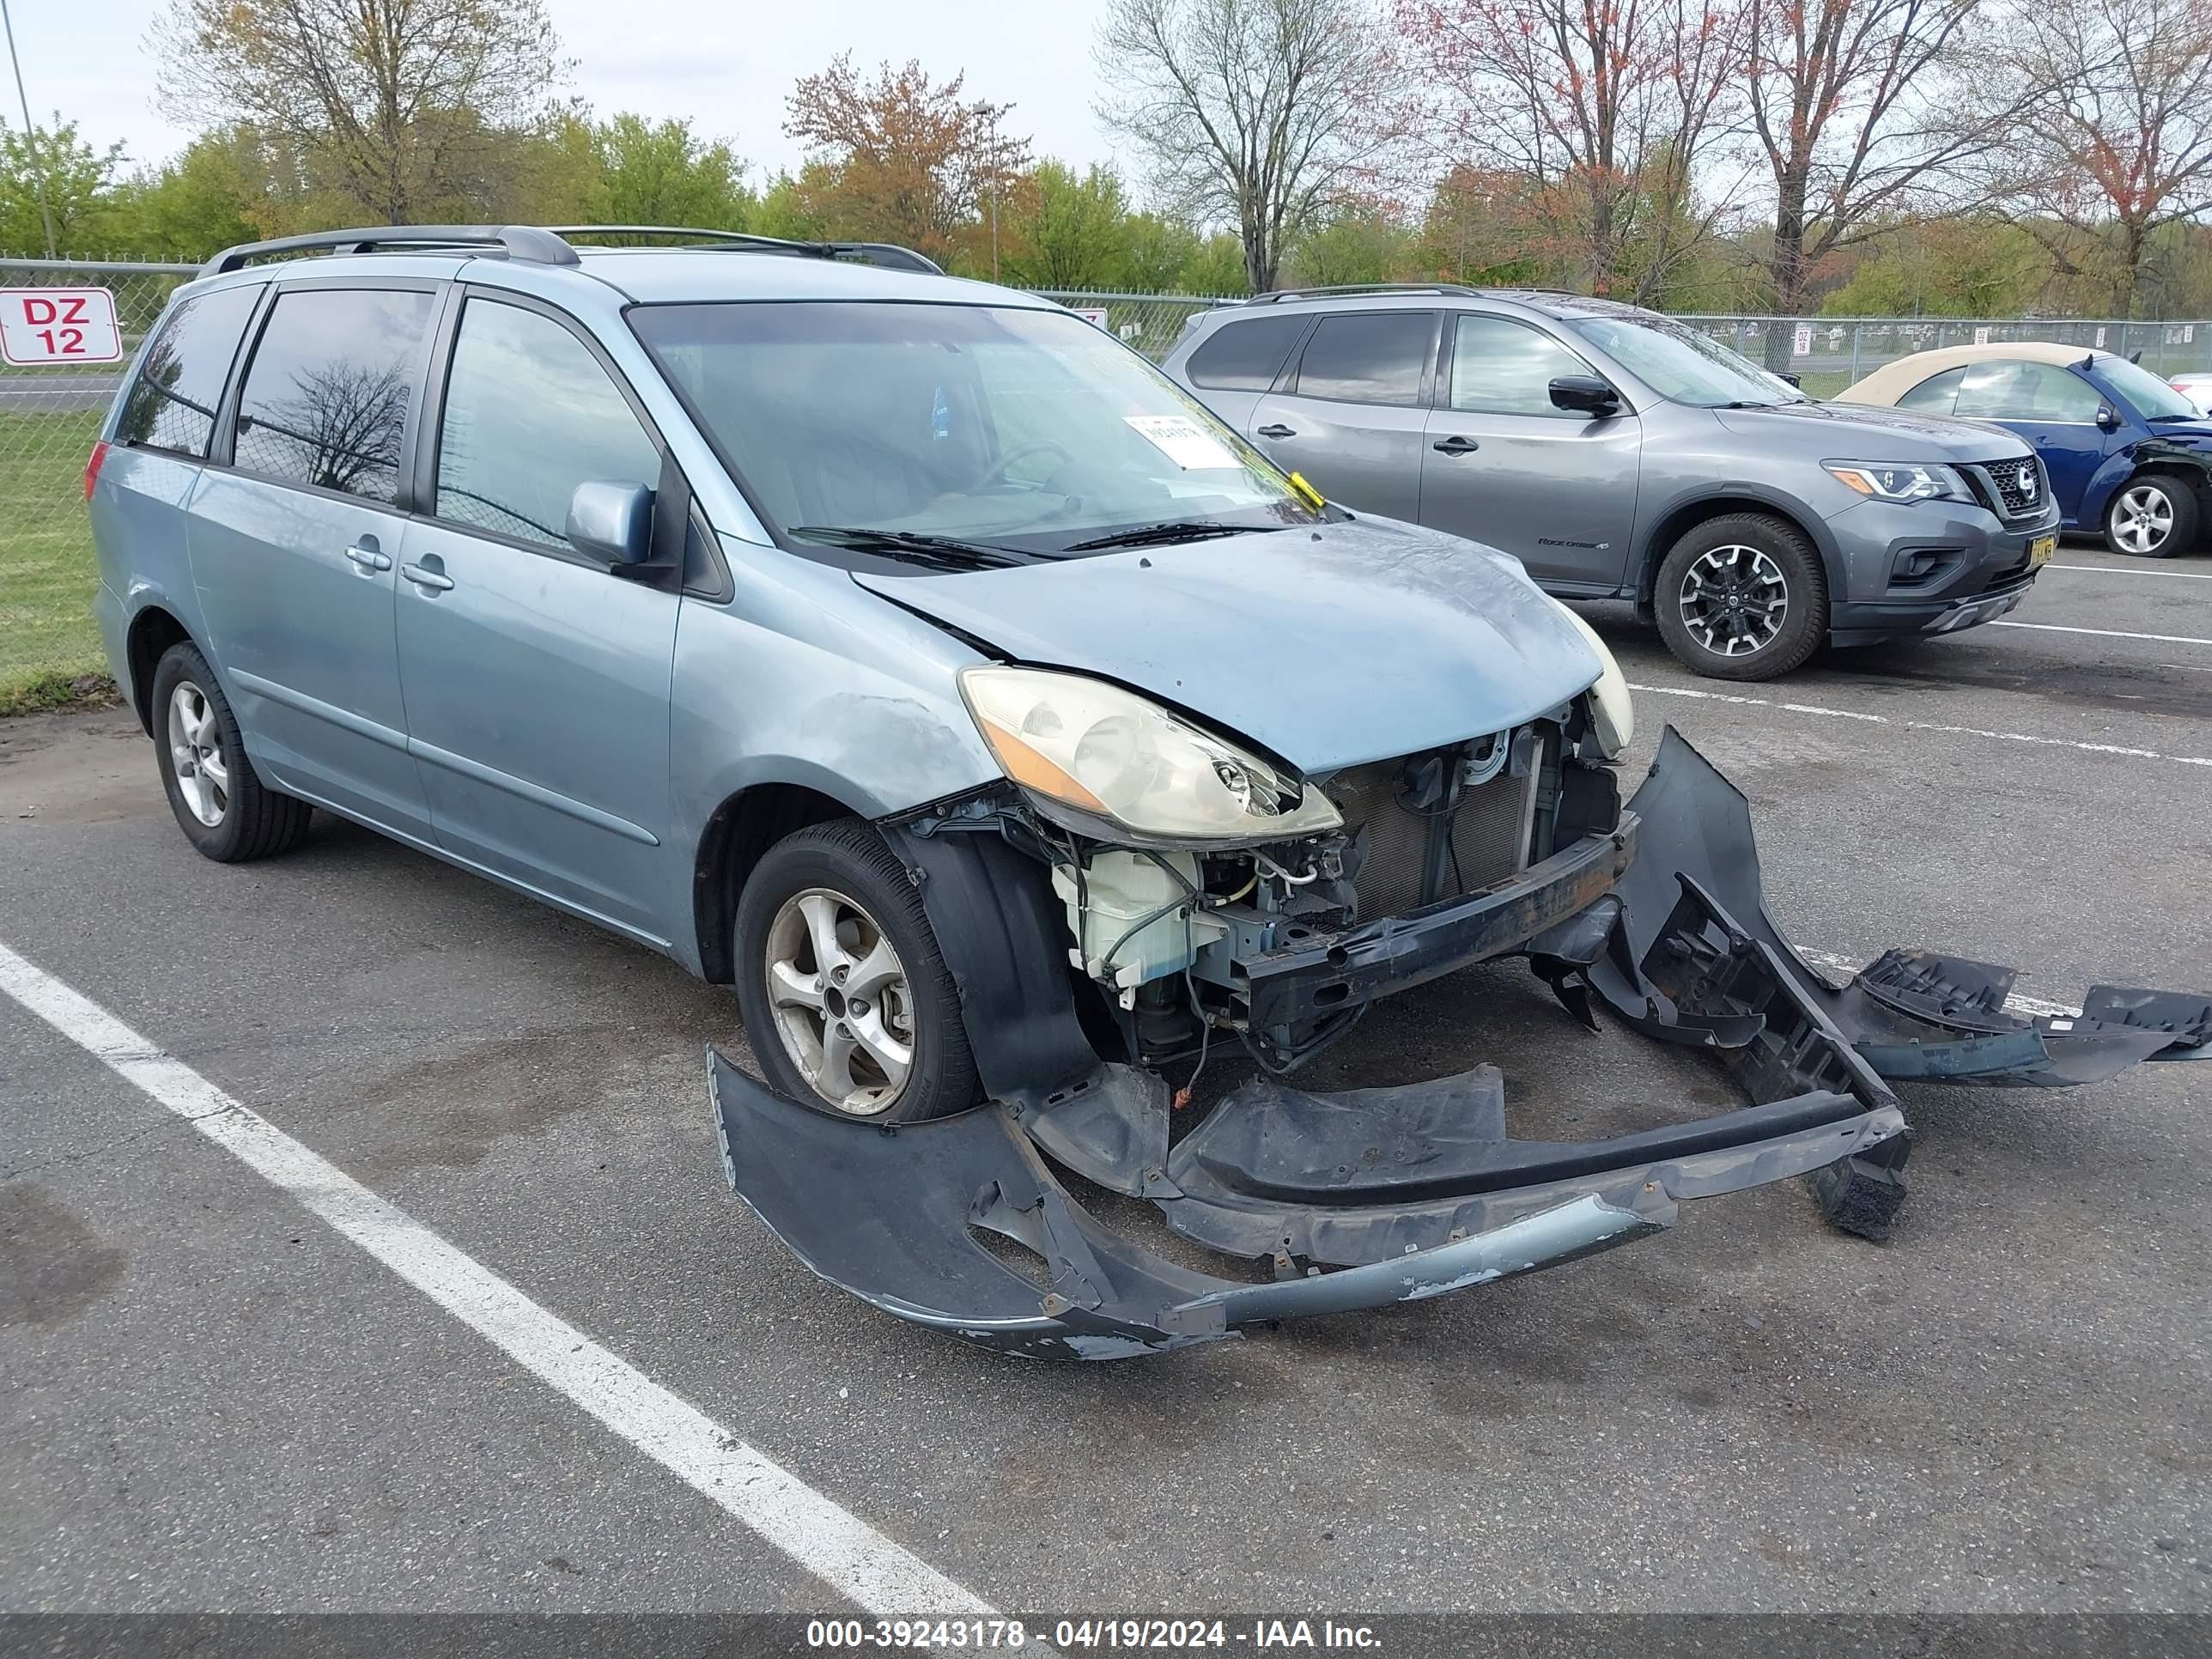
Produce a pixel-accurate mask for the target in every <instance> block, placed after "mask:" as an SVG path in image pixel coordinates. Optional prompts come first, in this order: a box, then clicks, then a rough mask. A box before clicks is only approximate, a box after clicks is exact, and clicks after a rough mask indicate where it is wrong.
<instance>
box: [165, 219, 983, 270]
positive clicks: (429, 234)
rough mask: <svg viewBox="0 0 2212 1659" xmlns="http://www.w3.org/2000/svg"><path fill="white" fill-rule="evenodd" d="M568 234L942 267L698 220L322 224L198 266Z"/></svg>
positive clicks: (537, 260)
mask: <svg viewBox="0 0 2212 1659" xmlns="http://www.w3.org/2000/svg"><path fill="white" fill-rule="evenodd" d="M571 236H594V237H596V236H631V237H650V238H653V239H656V240H663V241H666V240H675V239H678V238H684V239H690V240H705V241H708V242H711V243H714V244H716V245H718V246H725V247H727V248H729V249H730V250H731V251H732V252H756V253H788V254H797V255H799V257H800V258H813V259H842V260H846V261H848V262H854V263H859V264H872V265H881V266H884V268H885V269H887V270H918V271H922V272H924V273H927V274H928V275H932V276H941V275H943V274H944V272H943V268H942V267H941V266H939V264H937V262H936V261H935V260H933V259H931V258H928V257H927V256H926V255H924V254H920V253H916V252H915V251H914V250H913V249H912V248H906V247H900V246H896V244H893V243H890V242H795V241H788V240H785V239H784V238H782V237H780V236H754V235H750V234H747V233H746V232H744V231H738V230H715V229H711V228H707V227H704V226H698V225H372V226H366V227H363V228H359V229H355V230H324V231H314V232H311V233H309V234H307V235H303V236H278V237H276V238H273V239H272V240H269V241H265V242H241V243H240V244H239V245H238V246H236V247H228V248H225V249H224V250H223V251H222V252H220V253H218V254H216V256H215V258H212V259H210V260H209V261H208V262H207V264H204V266H202V267H201V268H200V275H201V276H218V275H220V274H222V272H224V271H227V270H243V269H244V268H245V267H246V264H248V263H249V262H250V261H252V260H254V259H265V258H282V257H283V256H284V255H287V254H292V253H312V252H319V251H322V250H325V249H326V250H328V251H330V252H333V253H373V252H377V251H378V250H380V249H382V250H386V251H390V252H399V251H404V250H409V249H414V250H420V251H425V252H428V251H431V250H438V249H446V248H466V247H481V248H487V249H489V248H497V249H500V250H501V251H502V252H503V253H504V255H505V257H506V258H510V259H522V260H526V261H528V262H530V263H532V264H543V265H573V264H577V263H578V260H577V258H576V250H575V249H574V247H572V246H569V244H568V238H569V237H571Z"/></svg>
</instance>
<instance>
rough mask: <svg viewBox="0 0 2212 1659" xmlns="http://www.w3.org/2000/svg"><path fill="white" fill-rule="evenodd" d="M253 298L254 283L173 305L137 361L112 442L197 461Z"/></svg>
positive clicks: (256, 297)
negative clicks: (157, 450)
mask: <svg viewBox="0 0 2212 1659" xmlns="http://www.w3.org/2000/svg"><path fill="white" fill-rule="evenodd" d="M260 299H261V285H260V284H259V283H250V284H246V285H244V286H241V287H238V288H222V289H216V291H215V292H214V293H212V294H196V295H193V296H192V297H191V299H189V300H180V301H178V302H177V308H176V309H175V310H174V311H173V312H171V313H169V320H168V321H167V323H165V324H164V325H162V327H161V335H160V337H158V338H156V339H155V342H154V343H153V344H152V345H151V346H149V348H147V351H146V355H145V356H144V357H143V359H141V360H140V362H139V364H138V379H137V382H136V383H135V384H133V385H132V386H131V398H130V401H129V402H127V403H125V404H124V405H123V418H122V419H121V420H120V421H118V422H117V423H116V427H115V441H116V442H118V443H119V444H133V445H136V446H137V447H140V448H142V449H166V450H169V451H171V452H172V453H175V454H179V455H189V456H191V458H192V459H195V460H205V459H207V453H208V441H209V440H210V438H212V437H213V436H214V435H215V408H216V404H218V403H220V402H221V401H222V386H223V382H224V381H225V380H228V379H229V378H230V362H231V359H232V358H233V357H234V356H237V355H238V340H239V337H240V335H242V334H244V333H245V332H246V323H247V321H248V320H249V319H252V315H253V307H254V306H255V305H256V304H258V302H259V301H260Z"/></svg>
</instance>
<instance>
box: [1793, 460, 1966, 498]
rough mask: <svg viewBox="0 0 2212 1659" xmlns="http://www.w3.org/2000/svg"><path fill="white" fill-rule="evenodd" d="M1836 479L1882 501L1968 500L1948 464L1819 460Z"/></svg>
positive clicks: (1961, 480) (1961, 483)
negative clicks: (1911, 464) (1921, 464)
mask: <svg viewBox="0 0 2212 1659" xmlns="http://www.w3.org/2000/svg"><path fill="white" fill-rule="evenodd" d="M1820 465H1822V466H1824V467H1826V468H1827V469H1828V471H1829V472H1830V473H1831V474H1832V475H1833V476H1834V477H1835V478H1836V480H1837V482H1838V483H1842V484H1844V485H1847V486H1848V487H1850V489H1856V490H1857V491H1858V492H1859V494H1860V495H1872V496H1874V497H1875V499H1877V500H1879V501H1954V500H1955V501H1972V499H1973V497H1972V495H1969V494H1968V493H1967V490H1966V482H1965V480H1963V479H1961V478H1960V477H1959V475H1958V474H1957V473H1956V472H1954V471H1952V470H1951V469H1950V468H1949V467H1948V466H1900V465H1897V464H1895V463H1893V462H1888V461H1823V462H1821V463H1820Z"/></svg>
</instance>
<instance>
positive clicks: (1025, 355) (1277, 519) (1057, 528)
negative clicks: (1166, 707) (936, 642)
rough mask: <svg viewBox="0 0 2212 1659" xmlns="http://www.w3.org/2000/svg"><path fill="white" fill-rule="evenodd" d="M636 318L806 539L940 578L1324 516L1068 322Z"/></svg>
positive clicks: (761, 310) (883, 311) (1079, 324)
mask: <svg viewBox="0 0 2212 1659" xmlns="http://www.w3.org/2000/svg"><path fill="white" fill-rule="evenodd" d="M629 316H630V322H631V325H632V326H633V327H634V328H635V331H636V332H637V336H638V337H639V339H641V341H643V342H644V343H645V346H646V349H647V350H648V351H650V352H651V353H652V354H653V358H654V360H655V361H656V362H658V363H659V365H660V368H661V372H662V373H663V374H665V375H666V376H667V377H668V380H669V381H670V383H671V385H673V386H675V387H676V388H677V389H678V391H679V392H681V393H682V394H683V395H684V398H686V400H687V401H688V402H689V403H690V406H691V409H692V410H693V412H694V414H695V415H696V417H697V419H698V420H699V422H700V423H701V425H702V427H703V428H704V429H705V431H706V434H707V435H708V439H709V440H710V441H712V442H713V443H714V445H715V446H716V447H717V448H718V449H719V450H720V452H721V455H722V459H723V461H724V462H725V464H726V465H728V466H729V467H730V468H731V470H732V473H733V474H734V475H735V476H736V477H738V478H739V479H741V480H743V481H744V484H745V487H746V489H747V490H748V491H749V492H750V495H751V497H752V499H753V501H754V502H755V504H756V505H757V507H759V508H760V509H761V510H762V511H763V513H766V514H767V516H768V517H769V520H771V521H772V522H773V523H774V524H775V526H777V527H778V528H779V529H780V530H781V532H783V534H784V536H785V537H786V538H787V539H789V540H791V541H793V542H794V543H796V544H802V545H816V546H823V545H827V546H837V547H843V548H847V549H850V550H860V551H867V552H881V553H884V554H885V555H886V556H901V555H902V554H905V555H908V556H922V557H929V558H933V559H934V560H936V561H937V562H940V563H941V562H946V561H950V560H952V559H956V558H957V556H958V555H959V549H958V547H957V545H953V544H957V543H966V544H969V545H970V550H971V551H972V550H975V549H978V548H980V549H981V550H986V551H987V550H1013V551H1016V552H1020V553H1028V554H1031V555H1035V556H1052V555H1055V554H1067V553H1071V552H1081V551H1084V550H1085V544H1093V545H1094V546H1095V545H1097V544H1101V543H1118V544H1124V545H1127V544H1137V543H1141V542H1142V541H1144V540H1146V539H1157V540H1163V541H1167V540H1173V541H1196V540H1201V539H1204V538H1206V537H1208V536H1213V535H1226V534H1231V533H1234V532H1237V531H1239V530H1262V529H1280V528H1282V527H1284V526H1288V525H1293V524H1304V523H1310V522H1316V521H1317V520H1318V519H1319V517H1320V514H1318V513H1316V512H1315V511H1314V510H1313V509H1311V508H1310V507H1308V506H1307V505H1306V504H1305V503H1304V501H1301V500H1300V499H1299V498H1298V497H1297V495H1296V494H1295V493H1293V491H1292V489H1291V486H1290V484H1289V483H1288V482H1287V480H1286V479H1285V477H1283V475H1282V474H1281V473H1280V472H1279V471H1276V470H1275V468H1274V467H1273V466H1272V465H1269V464H1268V462H1267V460H1266V459H1264V458H1263V457H1261V455H1260V454H1259V453H1258V452H1257V451H1255V450H1254V449H1253V448H1252V447H1250V446H1249V445H1248V444H1246V443H1245V442H1244V441H1243V440H1242V439H1241V438H1239V437H1237V435H1236V434H1234V433H1233V432H1231V431H1230V430H1229V429H1228V428H1225V427H1224V426H1223V425H1222V424H1221V423H1220V422H1218V421H1217V420H1216V419H1215V418H1214V417H1213V416H1212V415H1211V414H1209V413H1208V412H1207V411H1206V410H1205V409H1204V408H1203V407H1201V406H1200V404H1197V403H1196V402H1194V400H1193V399H1191V398H1189V397H1188V396H1186V395H1185V394H1184V393H1183V392H1182V391H1181V390H1180V389H1179V388H1178V387H1177V386H1176V385H1175V384H1174V383H1173V382H1172V381H1170V380H1168V379H1167V377H1166V376H1164V374H1160V373H1159V371H1158V370H1157V369H1155V368H1152V365H1151V364H1149V363H1147V362H1145V360H1144V359H1143V358H1141V357H1139V356H1137V355H1136V354H1135V353H1134V352H1133V351H1131V350H1129V349H1127V347H1125V346H1123V345H1121V343H1119V342H1118V341H1115V339H1113V338H1112V337H1109V336H1108V335H1105V334H1103V333H1101V332H1100V331H1098V330H1097V329H1096V328H1094V327H1093V326H1091V325H1090V324H1089V323H1086V322H1085V321H1083V320H1082V319H1079V318H1077V317H1072V316H1069V315H1067V314H1066V313H1061V312H1052V311H1036V310H1028V309H1024V308H1020V307H983V306H948V305H916V304H908V303H903V302H901V303H869V304H860V303H853V302H840V301H829V302H823V301H776V302H768V303H759V302H747V303H716V304H708V305H679V306H644V307H637V308H636V309H635V310H633V311H632V312H631V313H629ZM1101 550H1103V548H1102V549H1101ZM997 562H1000V563H1003V562H1005V560H1004V559H1003V558H1002V559H1000V560H999V561H997Z"/></svg>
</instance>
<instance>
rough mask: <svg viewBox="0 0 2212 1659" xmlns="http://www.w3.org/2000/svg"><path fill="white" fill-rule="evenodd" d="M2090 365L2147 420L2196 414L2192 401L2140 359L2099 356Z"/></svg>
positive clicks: (2189, 417) (2186, 418)
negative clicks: (2136, 361) (2130, 359)
mask: <svg viewBox="0 0 2212 1659" xmlns="http://www.w3.org/2000/svg"><path fill="white" fill-rule="evenodd" d="M2090 367H2091V368H2094V369H2095V370H2096V371H2097V373H2098V374H2101V375H2103V376H2104V377H2105V379H2106V381H2107V382H2108V383H2109V384H2110V385H2111V386H2112V390H2113V391H2115V392H2118V393H2119V394H2120V396H2122V397H2123V398H2126V399H2127V400H2128V401H2129V402H2130V403H2131V404H2134V405H2135V407H2136V414H2138V415H2140V416H2142V418H2143V419H2145V420H2146V421H2177V420H2178V421H2193V420H2196V419H2197V418H2198V416H2197V405H2196V404H2192V403H2191V402H2190V401H2189V399H2188V398H2186V397H2185V396H2183V395H2182V394H2181V393H2180V392H2176V391H2175V390H2174V389H2173V388H2172V386H2168V385H2167V384H2166V382H2165V381H2164V380H2160V378H2159V377H2158V376H2157V375H2155V374H2152V373H2151V372H2150V371H2149V370H2148V369H2147V368H2144V367H2143V366H2142V364H2141V363H2131V362H2129V361H2128V360H2127V359H2126V358H2124V357H2099V358H2097V359H2096V361H2095V362H2093V363H2092V364H2091V365H2090Z"/></svg>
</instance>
